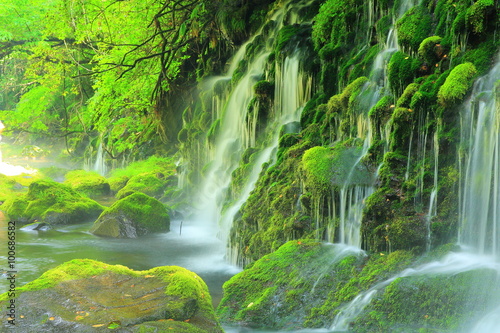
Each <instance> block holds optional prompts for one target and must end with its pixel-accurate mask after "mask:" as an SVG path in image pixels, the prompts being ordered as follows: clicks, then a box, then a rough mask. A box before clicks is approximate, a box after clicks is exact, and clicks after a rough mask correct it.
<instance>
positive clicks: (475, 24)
mask: <svg viewBox="0 0 500 333" xmlns="http://www.w3.org/2000/svg"><path fill="white" fill-rule="evenodd" d="M496 10H497V11H498V9H496ZM495 16H496V15H495V1H494V0H478V1H476V2H475V3H474V4H473V5H472V6H470V7H469V9H467V12H466V16H465V19H466V22H467V24H468V25H469V26H470V27H472V31H473V32H474V33H476V34H481V33H484V32H485V31H486V30H487V28H488V26H489V25H490V26H492V27H495V24H494V20H495ZM492 21H493V22H492Z"/></svg>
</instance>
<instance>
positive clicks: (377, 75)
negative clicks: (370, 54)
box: [333, 0, 419, 247]
mask: <svg viewBox="0 0 500 333" xmlns="http://www.w3.org/2000/svg"><path fill="white" fill-rule="evenodd" d="M418 3H419V0H413V1H407V2H402V3H401V5H400V8H399V12H398V14H397V17H396V19H397V18H400V17H401V16H402V15H403V14H404V13H405V12H406V11H407V10H408V9H410V8H411V7H413V6H416V5H417V4H418ZM398 48H399V47H398V39H397V34H396V31H395V29H394V28H391V29H390V31H389V34H388V36H387V40H386V42H385V45H384V49H383V50H381V51H380V52H379V53H378V54H377V56H376V57H375V60H374V62H373V65H372V69H371V73H370V81H369V82H367V83H366V85H365V87H364V88H363V90H362V92H361V93H360V94H359V96H358V99H360V105H361V107H362V108H363V109H364V110H365V111H367V110H370V109H371V108H372V107H373V106H375V104H376V103H377V102H378V101H379V100H380V98H381V97H382V96H383V94H385V93H386V92H385V88H386V87H387V86H388V80H387V75H386V69H387V63H388V61H389V59H390V57H391V55H392V54H393V53H394V52H395V51H397V50H398ZM357 127H358V137H363V139H364V142H363V149H362V152H361V154H360V157H359V159H358V160H357V161H356V162H355V163H354V165H353V166H352V168H351V171H350V172H349V176H348V177H347V179H346V181H345V183H344V185H343V186H342V188H341V190H340V203H339V205H340V207H339V220H340V226H339V232H340V234H339V241H340V242H341V243H343V244H347V245H351V246H357V247H360V246H361V236H360V228H361V218H362V213H363V208H364V206H365V203H364V202H365V200H366V199H367V198H368V196H370V195H371V194H372V193H373V192H374V191H375V184H374V180H373V182H372V183H371V184H369V185H366V184H363V185H353V184H352V183H351V177H352V175H353V173H354V171H355V168H356V167H358V165H359V164H360V162H361V161H362V159H363V157H364V156H365V155H366V154H367V153H368V149H369V148H370V146H371V144H372V139H373V133H372V126H371V120H370V117H368V114H367V112H363V113H362V114H360V115H359V116H358V119H357ZM408 167H409V166H408ZM333 207H335V203H333Z"/></svg>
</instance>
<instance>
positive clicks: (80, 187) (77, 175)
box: [64, 170, 110, 198]
mask: <svg viewBox="0 0 500 333" xmlns="http://www.w3.org/2000/svg"><path fill="white" fill-rule="evenodd" d="M64 184H66V185H69V186H71V187H72V188H73V189H75V190H76V191H78V192H80V193H83V194H85V195H87V196H89V197H91V198H95V197H101V196H105V195H109V194H110V185H109V182H108V181H107V180H106V178H104V177H103V176H101V175H100V174H98V173H97V172H94V171H85V170H72V171H69V172H68V173H66V175H65V180H64Z"/></svg>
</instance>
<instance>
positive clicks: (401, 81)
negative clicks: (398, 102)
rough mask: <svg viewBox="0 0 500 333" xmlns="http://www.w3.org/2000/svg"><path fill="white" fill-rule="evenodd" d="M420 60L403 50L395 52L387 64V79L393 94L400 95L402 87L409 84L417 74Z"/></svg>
mask: <svg viewBox="0 0 500 333" xmlns="http://www.w3.org/2000/svg"><path fill="white" fill-rule="evenodd" d="M420 65H421V62H420V61H419V60H417V59H414V58H412V57H410V56H409V55H407V54H405V53H403V52H400V51H398V52H395V53H394V54H393V55H392V57H391V60H390V61H389V65H388V72H389V73H388V79H389V84H390V86H391V88H392V90H393V91H394V92H395V95H400V94H401V92H402V91H403V88H404V87H406V86H407V85H408V84H410V83H411V82H412V81H413V79H414V78H415V77H416V75H417V71H418V69H419V68H420Z"/></svg>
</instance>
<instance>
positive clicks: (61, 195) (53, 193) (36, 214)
mask: <svg viewBox="0 0 500 333" xmlns="http://www.w3.org/2000/svg"><path fill="white" fill-rule="evenodd" d="M2 210H3V211H5V212H6V213H7V215H9V218H10V219H11V220H16V221H18V222H20V223H31V222H34V221H35V220H37V221H39V222H45V223H49V224H52V225H58V224H74V223H80V222H86V221H89V220H92V219H95V218H97V217H98V216H99V214H100V213H101V212H102V211H103V210H104V207H103V206H101V205H100V204H99V203H97V202H96V201H94V200H92V199H89V198H88V197H85V196H83V195H81V194H80V193H78V192H76V191H75V190H73V189H72V188H70V187H68V186H66V185H63V184H60V183H56V182H54V181H49V180H38V181H35V182H33V183H31V184H30V186H29V188H28V193H26V194H23V195H20V196H17V197H12V198H9V199H8V200H7V201H6V202H5V203H4V204H3V205H2Z"/></svg>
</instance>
